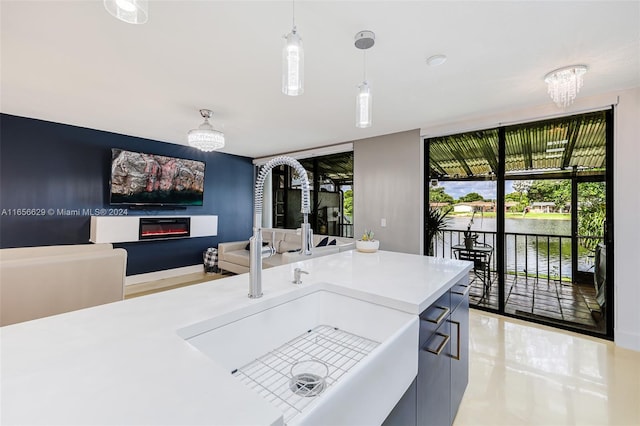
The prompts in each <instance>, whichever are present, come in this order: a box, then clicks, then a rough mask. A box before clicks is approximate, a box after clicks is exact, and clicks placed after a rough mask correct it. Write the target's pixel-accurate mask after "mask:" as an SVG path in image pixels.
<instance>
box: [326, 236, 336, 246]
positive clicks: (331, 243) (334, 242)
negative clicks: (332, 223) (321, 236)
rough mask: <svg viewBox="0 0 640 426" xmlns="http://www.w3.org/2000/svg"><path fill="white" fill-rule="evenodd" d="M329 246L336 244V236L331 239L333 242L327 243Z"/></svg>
mask: <svg viewBox="0 0 640 426" xmlns="http://www.w3.org/2000/svg"><path fill="white" fill-rule="evenodd" d="M327 245H328V246H335V245H336V239H335V238H334V239H333V240H331V242H330V243H329V244H327Z"/></svg>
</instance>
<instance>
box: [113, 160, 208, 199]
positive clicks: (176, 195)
mask: <svg viewBox="0 0 640 426" xmlns="http://www.w3.org/2000/svg"><path fill="white" fill-rule="evenodd" d="M204 167H205V164H204V162H202V161H196V160H187V159H184V158H175V157H167V156H164V155H155V154H145V153H142V152H132V151H125V150H123V149H117V148H112V149H111V183H110V188H111V190H110V192H111V195H110V203H111V204H128V205H148V206H201V205H202V202H203V199H204Z"/></svg>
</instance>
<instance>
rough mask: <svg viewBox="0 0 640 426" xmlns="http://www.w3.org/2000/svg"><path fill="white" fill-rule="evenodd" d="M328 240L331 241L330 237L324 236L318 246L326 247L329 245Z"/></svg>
mask: <svg viewBox="0 0 640 426" xmlns="http://www.w3.org/2000/svg"><path fill="white" fill-rule="evenodd" d="M328 242H329V237H324V238H323V239H322V240H320V242H319V243H318V245H317V246H316V247H324V246H326V245H327V243H328Z"/></svg>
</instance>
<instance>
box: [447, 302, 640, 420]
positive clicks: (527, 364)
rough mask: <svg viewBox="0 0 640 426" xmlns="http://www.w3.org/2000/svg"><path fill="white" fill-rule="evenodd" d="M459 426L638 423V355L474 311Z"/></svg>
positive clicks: (639, 365)
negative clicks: (468, 368)
mask: <svg viewBox="0 0 640 426" xmlns="http://www.w3.org/2000/svg"><path fill="white" fill-rule="evenodd" d="M470 323H471V324H470V355H469V357H470V372H469V386H468V388H467V391H466V392H465V395H464V398H463V400H462V405H461V406H460V410H459V411H458V415H457V417H456V419H455V421H454V425H455V426H464V425H509V426H512V425H513V426H515V425H543V426H555V425H613V426H618V425H620V426H622V425H640V352H635V351H630V350H627V349H622V348H620V347H617V346H616V345H615V344H614V343H612V342H609V341H606V340H601V339H597V338H592V337H588V336H582V335H579V334H576V333H571V332H566V331H561V330H557V329H553V328H550V327H545V326H540V325H536V324H532V323H527V322H524V321H520V320H517V319H512V318H505V317H500V316H498V315H494V314H490V313H486V312H483V311H478V310H473V309H472V310H471V315H470Z"/></svg>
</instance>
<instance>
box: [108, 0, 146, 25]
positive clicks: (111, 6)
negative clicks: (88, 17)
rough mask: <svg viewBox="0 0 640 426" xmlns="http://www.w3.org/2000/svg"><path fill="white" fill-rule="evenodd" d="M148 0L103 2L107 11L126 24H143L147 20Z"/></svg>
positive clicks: (112, 0) (110, 0) (111, 0)
mask: <svg viewBox="0 0 640 426" xmlns="http://www.w3.org/2000/svg"><path fill="white" fill-rule="evenodd" d="M148 3H149V2H148V0H104V7H105V9H107V11H108V12H109V13H110V14H111V15H113V16H115V17H116V18H118V19H119V20H121V21H123V22H126V23H128V24H144V23H146V22H147V20H148V19H149V4H148Z"/></svg>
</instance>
